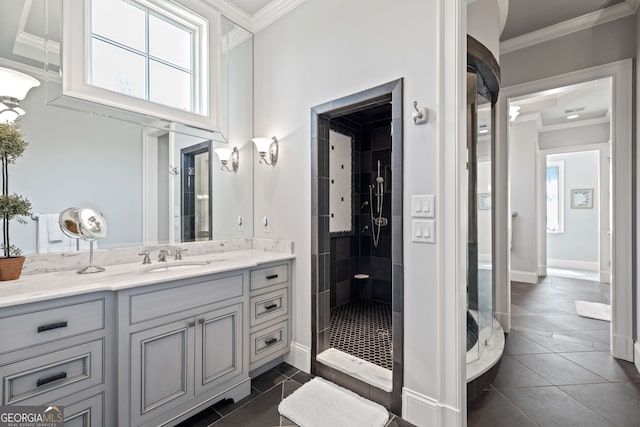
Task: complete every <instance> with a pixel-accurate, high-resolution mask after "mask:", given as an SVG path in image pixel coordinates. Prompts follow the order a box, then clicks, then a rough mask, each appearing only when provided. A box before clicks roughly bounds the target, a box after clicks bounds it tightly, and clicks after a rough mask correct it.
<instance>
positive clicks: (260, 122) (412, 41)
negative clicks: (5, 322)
mask: <svg viewBox="0 0 640 427" xmlns="http://www.w3.org/2000/svg"><path fill="white" fill-rule="evenodd" d="M438 3H439V2H437V1H435V0H429V1H425V0H408V1H405V2H403V5H402V7H392V6H390V4H389V3H388V2H386V1H384V0H351V1H348V2H344V1H339V0H308V1H306V2H304V3H303V4H302V5H300V6H299V7H298V8H296V9H295V10H293V11H292V12H290V13H289V14H288V15H286V16H285V17H283V18H282V19H280V20H279V21H277V22H275V23H274V24H273V25H271V26H269V27H267V28H266V29H264V30H262V31H261V32H259V33H257V34H256V36H255V69H256V77H255V131H256V132H255V133H256V134H259V135H276V136H277V137H278V138H279V139H280V142H281V143H280V159H279V160H278V164H277V165H276V166H275V167H265V166H262V165H261V166H256V167H255V177H254V194H255V205H254V206H255V208H254V215H255V220H256V227H255V236H256V237H277V238H284V239H291V240H293V241H294V242H295V252H296V254H297V259H296V263H295V265H296V266H295V270H296V271H295V287H294V291H293V301H292V302H293V305H292V306H293V340H294V341H296V342H297V343H300V344H302V345H305V346H310V345H311V308H310V303H311V293H310V291H311V290H310V275H311V271H310V270H311V267H310V261H311V259H310V256H309V255H310V251H311V243H310V240H311V221H310V219H311V203H310V188H311V172H310V162H311V153H310V140H309V135H310V108H311V107H313V106H315V105H318V104H321V103H324V102H326V101H330V100H332V99H336V98H340V97H343V96H346V95H349V94H352V93H354V92H357V91H361V90H364V89H367V88H370V87H373V86H377V85H379V84H382V83H386V82H389V81H392V80H394V79H397V78H400V77H403V78H404V79H405V80H404V105H403V109H404V111H405V117H404V162H405V163H404V176H403V179H404V186H405V187H404V194H403V198H404V212H410V211H411V207H410V200H411V198H410V195H411V194H436V195H437V194H438V173H439V168H440V166H439V165H438V162H437V159H438V152H437V140H438V134H437V132H436V130H437V129H436V125H437V124H438V117H435V115H434V114H432V115H431V118H430V123H429V124H427V125H425V126H415V125H414V124H413V122H412V121H411V115H410V114H408V112H410V111H411V108H412V103H413V101H414V100H416V101H418V103H419V105H421V106H425V107H427V108H429V109H430V110H431V111H432V112H433V111H434V110H436V109H437V105H436V99H437V96H438V87H439V81H440V79H441V77H440V76H439V74H438V63H437V61H438V60H437V58H438V50H437V42H438V31H439V30H438V29H439V24H438V22H437V17H438V13H439V11H438V7H437V6H438ZM264 215H267V216H269V217H270V218H271V230H270V233H266V232H265V230H263V229H262V227H261V226H260V225H258V224H260V221H259V219H261V218H262V216H264ZM410 224H411V223H410V218H409V216H408V215H406V216H405V218H404V221H403V227H404V262H405V270H404V281H405V295H404V304H405V320H404V332H405V349H404V354H405V360H404V372H405V378H404V381H405V384H404V385H405V387H407V388H410V389H412V390H414V391H417V392H419V393H421V394H423V395H426V396H429V397H430V398H432V399H434V400H438V398H439V396H438V394H439V392H438V390H439V388H440V387H441V385H439V384H438V381H437V380H436V379H437V378H438V376H439V372H438V363H439V361H438V352H437V351H434V343H435V342H437V339H438V313H439V311H440V310H445V309H447V308H446V307H439V306H438V303H437V301H438V299H439V292H441V290H440V288H441V287H442V286H444V285H445V284H439V283H438V282H437V265H438V264H437V251H436V246H435V245H428V244H416V243H412V242H411V238H410V237H411V236H410V232H409V231H410V230H411V227H410ZM447 285H449V286H453V285H454V284H453V283H450V284H447ZM449 309H452V308H449ZM454 409H455V408H454ZM458 409H459V408H458Z"/></svg>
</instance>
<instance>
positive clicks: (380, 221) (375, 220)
mask: <svg viewBox="0 0 640 427" xmlns="http://www.w3.org/2000/svg"><path fill="white" fill-rule="evenodd" d="M374 187H375V189H376V192H375V196H376V214H377V215H378V216H377V217H375V216H374V214H373V189H374ZM369 200H370V203H369V208H370V211H371V235H372V237H373V246H374V247H375V248H377V247H378V241H379V240H380V227H382V226H386V225H387V224H388V223H389V221H388V220H387V218H384V217H383V216H382V206H383V204H384V178H383V177H382V175H380V160H378V175H377V176H376V183H375V185H369ZM365 203H366V202H365ZM363 206H364V205H363Z"/></svg>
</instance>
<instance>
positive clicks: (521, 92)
mask: <svg viewBox="0 0 640 427" xmlns="http://www.w3.org/2000/svg"><path fill="white" fill-rule="evenodd" d="M631 65H632V63H631V61H630V60H625V61H619V62H615V63H611V64H606V65H602V66H598V67H594V68H590V69H586V70H581V71H576V72H572V73H567V74H563V75H560V76H555V77H551V78H547V79H543V80H539V81H535V82H530V83H525V84H522V85H517V86H513V87H509V88H505V89H504V91H503V94H502V95H503V97H502V100H501V102H500V105H499V109H500V111H499V115H500V116H501V117H508V116H511V117H513V115H514V113H515V111H513V110H515V109H512V111H509V105H510V103H512V102H514V101H516V102H517V101H518V100H521V99H522V98H523V97H526V96H530V95H531V94H535V93H544V94H546V95H554V91H555V90H557V88H564V87H570V86H572V85H578V84H581V83H586V82H594V81H598V80H602V79H610V82H611V86H612V89H611V92H612V94H613V96H612V108H611V113H610V117H611V119H610V135H611V166H610V168H611V184H610V188H611V191H610V192H611V202H610V206H611V212H610V223H611V227H610V229H611V279H612V280H611V286H612V292H611V293H612V301H611V302H612V323H611V353H612V355H614V356H615V357H617V358H620V359H624V360H628V361H632V360H633V336H632V333H633V327H632V313H633V312H632V298H633V295H632V283H633V280H632V278H633V276H632V268H633V264H634V262H633V259H632V254H633V227H632V213H633V209H632V199H633V198H632V197H631V195H632V138H631V129H632V116H631V112H632V108H631V106H632V97H631V93H632V90H631V84H632V78H631V75H632V73H631V70H632V67H631ZM519 113H522V111H520V112H519ZM578 114H579V112H578ZM568 115H572V114H568ZM567 117H568V116H565V117H564V120H572V119H567ZM528 126H529V127H531V126H534V127H535V121H533V122H530V123H529V124H528ZM525 127H526V126H525ZM521 130H522V129H521ZM499 133H500V136H501V137H502V138H506V140H508V141H509V147H510V149H511V147H512V143H513V142H514V141H523V140H526V139H527V138H526V136H525V137H523V136H522V135H520V136H518V131H517V130H515V132H514V128H513V126H512V125H511V121H505V122H503V123H502V126H501V129H500V130H499ZM569 145H571V144H569ZM530 150H531V151H530V152H529V153H530V154H531V155H530V157H529V163H530V162H531V159H532V158H535V146H533V148H532V147H530ZM514 153H515V152H514V151H513V150H510V153H509V158H510V161H511V159H513V155H514ZM520 154H522V155H526V154H523V153H520ZM538 163H540V162H538ZM537 167H540V165H539V164H538V166H537ZM510 170H511V172H513V171H514V166H513V165H510ZM526 174H529V175H531V178H533V177H534V176H535V170H533V171H532V170H520V169H519V170H518V173H517V174H516V175H514V174H513V173H512V174H511V177H510V178H511V179H510V185H511V187H512V188H513V179H514V177H515V178H516V179H523V178H524V177H525V175H526ZM534 191H536V190H534ZM514 194H516V195H517V197H527V196H529V197H530V198H533V199H535V198H536V197H535V194H533V193H531V192H528V193H527V192H515V193H514V192H512V193H511V196H512V198H511V201H510V203H511V211H512V212H510V213H511V214H512V215H513V223H512V226H511V239H510V241H508V242H502V244H505V243H506V248H505V249H506V253H507V254H509V253H511V256H510V259H511V263H510V264H511V279H512V280H516V281H523V282H528V281H529V280H531V281H529V283H535V282H536V281H537V278H538V270H537V267H538V264H537V260H538V259H541V257H540V256H539V254H537V253H536V254H534V255H531V257H529V258H528V262H529V264H526V265H525V264H523V263H520V262H521V261H522V260H523V258H519V257H518V256H517V254H514V251H515V250H516V249H517V248H526V247H527V246H526V245H522V243H523V242H524V241H525V240H524V238H525V235H524V233H525V231H526V230H537V231H534V232H533V234H536V233H540V232H541V231H540V230H542V227H537V226H536V225H537V224H538V221H540V219H541V218H542V217H543V215H542V214H541V213H540V212H538V211H536V209H535V207H533V208H531V209H526V210H517V209H514V201H515V200H514V198H513V196H514ZM525 212H526V213H527V216H526V217H525V216H522V214H523V213H525ZM530 215H532V216H533V222H531V221H532V219H531V217H530ZM526 221H530V222H531V224H530V227H527V226H523V223H524V222H526ZM535 240H536V236H533V237H531V241H532V242H533V241H535ZM518 245H520V246H518ZM532 247H533V248H536V247H538V248H539V246H536V245H533V246H529V247H528V248H529V249H531V248H532ZM534 251H535V249H534ZM531 260H533V261H531ZM519 263H520V264H519ZM518 265H520V266H524V267H527V268H529V269H528V270H523V271H518V270H517V268H518ZM521 272H524V273H529V275H528V276H531V277H530V278H529V277H527V276H519V273H521ZM514 273H515V274H514ZM523 278H524V279H527V278H529V280H522V279H523ZM510 292H511V291H510V289H508V290H507V299H506V302H507V303H508V301H510V299H511V297H510ZM504 305H506V307H501V309H503V310H510V308H507V307H508V305H507V304H504ZM509 327H510V326H509ZM509 327H508V328H507V330H508V329H509Z"/></svg>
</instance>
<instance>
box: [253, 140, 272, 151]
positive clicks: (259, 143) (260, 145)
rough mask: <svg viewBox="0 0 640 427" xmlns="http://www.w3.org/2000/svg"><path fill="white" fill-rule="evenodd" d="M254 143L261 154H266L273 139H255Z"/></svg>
mask: <svg viewBox="0 0 640 427" xmlns="http://www.w3.org/2000/svg"><path fill="white" fill-rule="evenodd" d="M252 141H253V143H254V144H256V148H257V149H258V151H259V152H261V153H266V152H268V151H269V147H270V146H271V143H272V142H273V138H253V139H252Z"/></svg>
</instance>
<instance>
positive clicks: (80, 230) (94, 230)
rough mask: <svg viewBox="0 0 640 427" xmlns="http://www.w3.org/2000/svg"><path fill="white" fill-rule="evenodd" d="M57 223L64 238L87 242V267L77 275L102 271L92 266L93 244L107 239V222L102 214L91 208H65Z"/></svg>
mask: <svg viewBox="0 0 640 427" xmlns="http://www.w3.org/2000/svg"><path fill="white" fill-rule="evenodd" d="M58 222H59V223H60V229H61V230H62V232H63V233H64V234H65V235H66V236H68V237H71V238H72V239H82V240H85V241H87V242H89V265H88V266H87V267H85V268H82V269H80V270H78V274H89V273H100V272H101V271H104V268H103V267H98V266H95V265H93V242H95V241H96V240H98V239H103V238H105V237H107V222H106V221H105V219H104V217H103V216H102V214H101V213H100V212H98V211H96V210H95V209H92V208H86V207H85V208H67V209H65V210H63V211H62V212H60V217H59V221H58Z"/></svg>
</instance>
